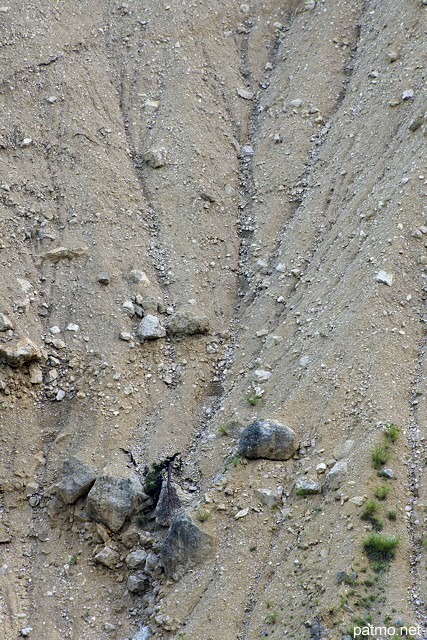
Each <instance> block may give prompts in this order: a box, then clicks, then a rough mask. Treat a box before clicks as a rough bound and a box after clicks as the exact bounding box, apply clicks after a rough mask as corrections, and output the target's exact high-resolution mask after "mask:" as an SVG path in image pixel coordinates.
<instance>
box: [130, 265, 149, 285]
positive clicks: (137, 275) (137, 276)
mask: <svg viewBox="0 0 427 640" xmlns="http://www.w3.org/2000/svg"><path fill="white" fill-rule="evenodd" d="M129 280H130V281H131V282H133V283H134V284H142V285H146V286H148V285H150V284H151V282H150V280H149V278H148V276H147V274H145V273H144V272H143V271H140V270H139V269H133V271H131V272H130V274H129Z"/></svg>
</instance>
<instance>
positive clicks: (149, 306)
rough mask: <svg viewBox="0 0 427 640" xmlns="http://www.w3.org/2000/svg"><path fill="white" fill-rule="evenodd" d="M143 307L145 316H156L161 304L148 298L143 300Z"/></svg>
mask: <svg viewBox="0 0 427 640" xmlns="http://www.w3.org/2000/svg"><path fill="white" fill-rule="evenodd" d="M141 307H142V309H143V311H144V315H148V314H150V313H151V314H152V315H155V314H156V313H157V311H158V308H159V303H158V302H157V300H155V299H154V298H146V299H145V300H142V302H141Z"/></svg>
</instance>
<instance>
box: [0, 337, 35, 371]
mask: <svg viewBox="0 0 427 640" xmlns="http://www.w3.org/2000/svg"><path fill="white" fill-rule="evenodd" d="M0 357H3V358H4V359H5V360H6V362H7V364H10V366H11V367H19V366H21V365H23V364H26V363H27V362H39V361H40V360H41V359H42V352H41V350H40V349H39V347H38V346H37V345H36V344H34V342H33V341H32V340H30V339H29V338H22V340H18V342H10V343H8V344H0Z"/></svg>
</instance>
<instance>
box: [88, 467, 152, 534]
mask: <svg viewBox="0 0 427 640" xmlns="http://www.w3.org/2000/svg"><path fill="white" fill-rule="evenodd" d="M144 497H145V493H144V491H143V489H142V485H141V483H140V481H139V480H138V478H137V477H136V476H135V475H133V474H130V476H129V477H128V478H116V477H112V476H109V475H102V476H99V477H98V478H97V479H96V480H95V484H94V485H93V487H92V489H91V490H90V492H89V494H88V497H87V505H86V508H87V513H88V516H89V518H91V519H92V520H95V522H102V523H103V524H105V525H106V526H107V527H108V528H109V529H110V530H111V531H119V529H121V528H122V526H123V524H124V522H125V520H126V519H127V518H129V517H130V516H131V515H132V514H133V513H134V512H135V510H136V509H137V507H138V506H139V505H140V503H141V502H142V500H143V499H144Z"/></svg>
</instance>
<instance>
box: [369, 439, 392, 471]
mask: <svg viewBox="0 0 427 640" xmlns="http://www.w3.org/2000/svg"><path fill="white" fill-rule="evenodd" d="M371 456H372V464H373V466H374V469H380V468H381V466H382V465H383V464H385V463H386V462H387V461H388V460H389V459H390V453H389V451H388V449H387V447H386V446H384V445H383V444H377V445H375V447H374V448H373V449H372V453H371Z"/></svg>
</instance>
